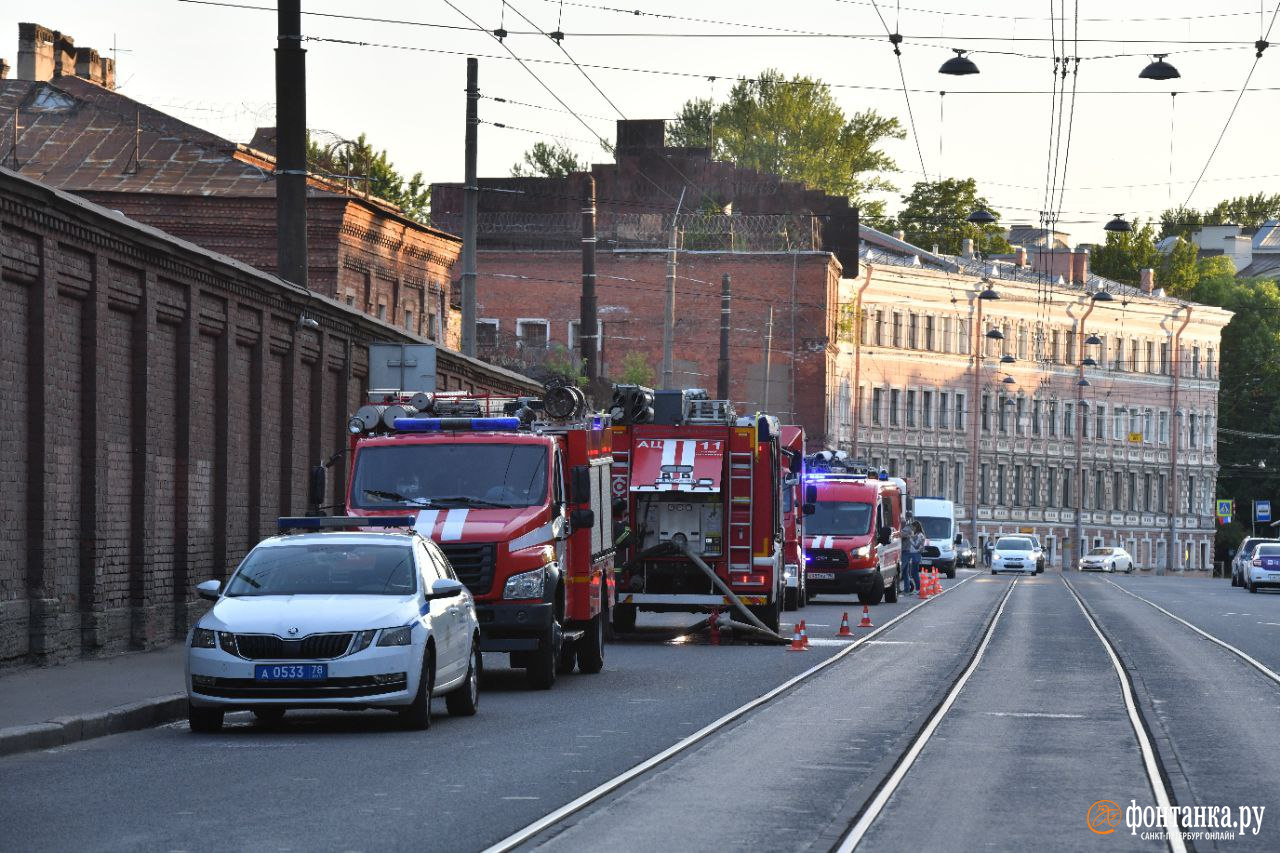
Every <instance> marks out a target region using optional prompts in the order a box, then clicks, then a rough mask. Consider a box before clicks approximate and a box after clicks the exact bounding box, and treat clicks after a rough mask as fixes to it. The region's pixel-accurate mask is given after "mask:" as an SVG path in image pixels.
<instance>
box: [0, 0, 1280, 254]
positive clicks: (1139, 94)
mask: <svg viewBox="0 0 1280 853" xmlns="http://www.w3.org/2000/svg"><path fill="white" fill-rule="evenodd" d="M452 3H453V5H454V6H456V7H457V8H456V9H455V8H451V7H450V4H449V2H447V0H416V2H408V0H380V2H378V3H368V2H366V3H350V2H341V0H303V4H302V5H303V10H304V16H303V29H304V36H305V37H306V38H307V39H308V41H307V42H306V45H305V46H306V48H307V72H308V81H307V92H308V97H307V120H308V121H307V123H308V125H309V127H311V128H312V130H313V132H316V133H318V134H320V135H321V136H322V137H323V136H324V135H325V134H331V135H333V137H334V138H354V137H355V136H357V135H358V134H360V133H361V132H364V133H367V134H368V137H369V139H370V140H371V141H372V142H373V143H374V144H375V145H377V146H379V147H382V148H385V149H386V150H387V151H388V153H389V155H390V158H391V160H392V161H393V162H394V163H395V165H396V166H397V168H399V169H400V170H401V171H403V172H407V173H412V172H417V171H421V172H422V173H423V175H424V176H425V178H426V179H427V180H428V181H457V180H461V178H462V170H463V158H462V140H463V129H464V128H463V116H464V108H465V99H464V93H463V90H464V87H465V79H466V69H465V56H467V55H475V56H479V57H481V58H480V89H481V93H482V96H483V100H481V102H480V117H481V120H482V121H484V122H496V123H499V124H505V125H508V127H506V128H499V127H494V126H493V125H492V124H483V125H482V126H481V127H480V153H479V171H480V175H481V176H502V175H506V174H508V173H509V171H510V169H511V166H512V164H514V163H515V162H516V161H518V160H519V159H520V155H521V153H522V152H523V151H524V150H526V149H527V148H528V147H529V146H531V145H532V144H533V143H534V142H536V141H538V140H539V139H549V138H559V139H560V140H562V141H563V142H565V144H567V145H569V146H570V147H571V148H573V149H575V150H576V151H577V152H578V153H579V154H580V155H582V156H583V157H585V158H588V159H592V160H595V161H608V160H609V159H610V158H609V156H608V155H607V154H606V153H605V152H604V151H602V150H601V149H600V147H599V146H598V144H595V143H593V141H592V140H593V139H594V138H595V137H597V136H603V137H605V138H607V139H610V140H611V139H612V138H613V128H614V121H615V120H616V119H617V118H619V117H620V114H621V115H622V116H625V117H627V118H670V117H673V116H674V115H676V113H677V112H678V111H679V109H680V106H681V104H683V103H684V101H686V100H687V99H689V98H692V97H712V98H716V99H723V98H724V97H725V95H726V94H727V93H728V91H729V89H730V87H731V86H732V82H733V78H734V77H737V76H746V77H754V76H755V75H757V74H758V73H759V72H760V71H762V70H763V69H765V68H770V67H772V68H777V69H779V70H781V71H782V72H783V73H785V74H786V75H788V76H791V75H796V74H804V75H808V76H812V77H817V78H820V79H822V80H825V81H826V82H828V83H831V84H833V94H834V97H835V98H836V100H837V101H838V103H839V104H840V105H841V107H842V108H843V109H844V110H845V111H846V113H849V114H852V113H854V112H856V111H859V110H864V109H874V110H876V111H878V112H880V113H882V114H885V115H893V116H897V117H898V118H899V119H900V120H901V121H902V123H903V125H904V126H905V127H906V128H907V130H908V135H907V138H906V139H904V140H901V141H890V142H888V143H887V144H886V145H885V146H884V147H885V150H886V151H887V152H888V153H889V154H890V155H891V156H892V157H893V158H894V160H895V161H896V162H897V164H898V166H899V167H900V169H901V171H900V172H898V173H896V174H892V175H890V176H889V177H890V179H891V180H892V181H893V182H894V183H895V184H896V185H897V186H898V187H899V188H900V190H901V191H906V190H909V189H910V187H911V184H912V183H913V182H914V181H917V180H921V179H923V178H924V177H925V176H926V175H927V177H928V178H930V179H936V178H937V177H938V176H939V175H942V176H944V177H959V178H966V177H972V178H975V179H976V180H977V182H978V187H979V190H980V191H981V192H982V193H983V195H985V196H986V198H987V199H988V200H989V201H990V202H991V204H992V206H993V208H994V209H995V210H997V211H998V212H999V213H1000V214H1001V218H1002V222H1003V223H1005V224H1012V223H1015V222H1032V223H1035V222H1037V221H1038V219H1039V211H1040V210H1043V209H1046V207H1052V208H1057V207H1059V206H1060V207H1061V209H1062V214H1061V217H1060V222H1061V225H1060V230H1063V231H1067V232H1068V233H1070V234H1071V239H1072V241H1073V242H1095V241H1100V240H1101V239H1102V236H1103V231H1102V225H1103V224H1104V223H1105V222H1106V221H1107V220H1109V219H1110V218H1111V216H1112V214H1115V213H1123V214H1125V215H1126V216H1127V217H1129V218H1130V219H1132V218H1134V217H1140V218H1151V217H1154V216H1158V215H1159V213H1160V211H1161V210H1164V209H1165V208H1167V207H1171V206H1176V205H1178V204H1182V203H1183V202H1186V201H1188V200H1189V203H1190V205H1191V206H1196V207H1211V206H1212V205H1213V204H1214V203H1216V202H1217V201H1218V200H1220V199H1223V198H1227V197H1231V196H1235V195H1243V194H1246V193H1254V192H1280V166H1276V165H1273V163H1272V160H1273V157H1271V156H1268V155H1269V154H1270V152H1271V151H1272V150H1274V148H1275V141H1274V140H1275V135H1276V131H1277V129H1278V128H1280V118H1278V115H1280V113H1278V112H1277V110H1276V109H1275V108H1274V105H1275V103H1276V93H1277V92H1280V44H1277V46H1276V47H1274V48H1271V49H1270V50H1268V51H1266V52H1265V54H1264V56H1263V57H1262V59H1260V60H1256V57H1255V49H1254V47H1253V42H1254V40H1256V39H1258V38H1259V36H1260V34H1261V33H1263V32H1266V31H1267V28H1268V26H1269V25H1270V23H1271V22H1272V21H1273V20H1274V17H1275V10H1276V9H1277V8H1280V6H1278V5H1277V4H1278V3H1280V0H1263V7H1262V8H1261V9H1260V7H1259V5H1258V4H1257V3H1255V2H1254V0H1214V2H1203V0H1200V2H1190V0H1124V2H1123V3H1119V2H1114V0H1112V2H1102V0H1079V3H1078V7H1079V11H1078V23H1077V15H1076V7H1077V3H1076V0H1045V2H1043V3H1040V2H1028V0H906V2H901V0H897V2H895V0H793V2H792V3H777V2H776V1H775V0H769V1H768V2H762V0H735V2H725V1H724V0H684V2H677V0H626V2H625V3H622V2H621V0H573V2H563V3H561V2H560V0H513V2H510V3H504V2H502V0H452ZM230 4H234V5H240V6H255V7H258V8H257V9H248V8H229V7H228V6H229V5H230ZM618 6H625V7H626V9H627V10H639V11H641V12H643V13H644V14H642V15H635V14H631V13H629V12H627V13H623V12H621V11H614V10H611V7H612V8H614V9H616V7H618ZM4 9H5V10H6V12H7V14H6V15H5V16H4V17H0V57H5V58H8V59H9V61H10V63H11V64H16V62H15V60H16V55H17V35H18V33H17V23H18V22H19V21H33V22H36V23H40V24H43V25H45V26H47V27H49V28H51V29H57V30H61V31H64V32H67V33H70V34H71V35H72V36H73V37H74V38H75V40H76V43H77V45H80V46H91V47H95V48H97V49H98V50H99V51H101V52H103V53H109V51H110V50H111V49H112V47H113V45H114V47H115V48H116V50H117V53H116V57H117V63H118V64H117V82H118V84H119V88H120V89H121V91H122V92H124V93H125V94H127V95H129V96H130V97H132V98H135V99H137V100H139V101H142V102H144V103H147V104H150V105H152V106H155V107H158V108H161V109H164V110H165V111H167V112H169V113H171V114H173V115H175V116H177V117H179V118H181V119H183V120H185V121H188V122H191V123H192V124H195V125H198V126H200V127H203V128H206V129H208V130H211V131H214V132H216V133H219V134H221V135H223V136H226V137H228V138H230V139H233V140H237V141H243V142H247V141H248V140H249V139H250V137H251V136H252V135H253V130H254V128H255V127H257V126H259V125H274V124H275V118H274V67H273V49H274V47H275V33H276V19H275V14H274V11H272V10H273V9H274V3H273V2H272V0H227V5H209V4H203V3H196V2H184V0H112V2H110V3H103V2H95V0H6V1H5V3H4ZM263 9H265V10H266V11H263ZM1121 9H1123V10H1124V12H1123V15H1124V17H1120V15H1121V12H1120V11H1119V10H1121ZM459 10H460V11H459ZM1051 10H1054V12H1056V13H1057V14H1051ZM1063 12H1065V19H1066V20H1065V22H1064V21H1063V20H1061V18H1062V17H1063V15H1062V14H1061V13H1063ZM307 13H330V14H331V15H348V16H376V17H378V18H380V19H384V20H382V21H359V20H349V19H344V18H339V17H327V16H325V15H321V14H307ZM462 13H465V14H466V15H467V16H470V17H471V18H473V19H474V20H475V21H476V22H478V24H479V25H480V26H482V27H484V28H486V29H492V28H497V27H498V26H500V25H502V26H504V27H505V28H506V29H507V30H508V31H509V32H510V33H511V34H510V35H509V36H508V37H507V38H506V40H505V42H504V44H499V43H498V42H497V41H496V40H495V39H494V38H493V37H492V36H490V35H489V34H488V33H487V32H478V31H474V30H470V29H467V28H470V27H472V26H473V25H472V24H471V23H470V22H469V21H468V20H467V18H466V17H464V15H463V14H462ZM519 13H523V14H524V15H527V16H528V18H529V19H530V20H532V21H533V24H534V25H536V27H535V26H533V25H530V24H529V23H528V21H526V20H524V19H522V18H521V16H520V14H519ZM672 16H674V17H672ZM691 19H699V20H691ZM422 24H435V25H448V27H458V28H459V29H452V28H446V27H441V26H423V25H422ZM1064 27H1065V30H1064ZM557 28H559V29H560V30H561V31H563V32H564V33H565V34H566V35H565V38H564V41H563V42H562V43H561V44H560V46H557V45H556V44H555V43H554V42H552V41H551V39H549V38H547V37H546V36H545V35H542V34H541V33H539V32H537V31H538V30H541V31H543V32H552V31H555V30H556V29H557ZM779 30H799V31H804V32H806V33H818V34H820V35H819V36H807V37H796V36H794V35H788V34H784V33H780V32H779ZM889 31H896V32H900V33H901V34H902V35H903V38H904V40H903V43H902V45H901V51H902V53H901V57H895V56H894V53H893V48H892V46H891V44H890V43H889V41H888V38H887V33H888V32H889ZM1063 32H1065V33H1066V34H1067V43H1066V45H1065V49H1064V47H1063V46H1062V45H1061V44H1060V43H1057V42H1055V41H1054V39H1055V37H1056V38H1059V39H1060V38H1061V35H1062V33H1063ZM707 34H718V35H717V36H716V37H706V35H707ZM747 35H750V37H745V36H747ZM783 36H785V37H783ZM1076 36H1078V39H1079V40H1078V41H1076V38H1075V37H1076ZM1271 36H1272V40H1273V41H1275V42H1280V26H1277V28H1276V30H1275V31H1274V32H1273V33H1271ZM326 39H328V40H329V41H326ZM334 40H338V41H334ZM1117 40H1119V41H1117ZM342 41H346V42H363V43H365V44H350V43H342ZM1055 44H1057V50H1056V52H1057V54H1058V55H1066V56H1071V57H1076V56H1079V57H1081V62H1080V64H1079V70H1078V74H1077V75H1076V76H1074V77H1070V78H1068V80H1067V82H1066V90H1065V93H1060V94H1059V96H1058V97H1057V98H1055V95H1054V91H1055V89H1056V88H1057V87H1056V86H1055V83H1054V80H1055V79H1056V78H1055V77H1054V76H1053V68H1054V60H1053V58H1052V57H1053V55H1054V53H1055ZM955 47H961V48H967V49H970V50H971V51H972V53H971V54H970V56H971V58H972V59H973V60H974V61H975V62H976V63H977V65H978V67H979V68H980V70H981V73H980V74H977V75H972V76H967V77H953V76H943V75H940V74H939V73H938V67H939V66H940V65H941V64H942V62H944V61H945V60H946V59H947V58H949V57H950V56H951V55H952V54H951V53H950V51H951V49H953V48H955ZM507 48H510V50H511V51H512V52H514V54H515V55H517V56H519V57H520V58H521V59H524V60H527V62H526V65H527V68H528V69H531V70H532V71H533V72H534V73H535V74H536V75H537V78H540V79H541V80H542V81H543V82H544V83H545V84H546V86H545V87H544V86H543V85H542V83H540V82H539V81H538V79H535V77H534V76H533V75H531V74H530V73H529V70H526V67H522V65H521V64H520V63H517V62H516V61H514V60H513V59H512V58H511V56H512V54H511V53H509V52H508V51H507ZM1154 53H1168V54H1169V57H1168V61H1170V62H1172V63H1173V64H1174V65H1175V66H1176V67H1177V68H1178V70H1179V71H1180V72H1181V74H1182V76H1181V78H1180V79H1177V80H1172V81H1166V82H1158V81H1151V80H1141V79H1139V78H1138V73H1139V72H1140V71H1141V70H1142V68H1143V67H1144V66H1145V65H1146V64H1147V63H1148V62H1150V61H1151V58H1150V56H1149V55H1148V54H1154ZM899 59H900V61H901V76H900V74H899V65H898V61H899ZM534 60H546V62H535V61H534ZM570 60H572V61H576V62H577V63H578V64H579V65H581V66H582V71H580V70H578V69H577V68H575V67H574V66H573V65H572V64H569V63H570ZM1255 63H1256V67H1255ZM1072 65H1074V63H1072ZM593 66H611V67H610V68H607V69H606V68H600V67H593ZM624 69H637V70H624ZM1251 69H1252V77H1251V79H1250V80H1249V87H1250V91H1246V92H1244V94H1243V96H1240V92H1241V88H1242V86H1243V85H1244V83H1245V80H1246V77H1248V76H1249V75H1250V71H1251ZM638 70H643V71H645V72H658V71H661V72H669V73H663V74H657V73H640V71H638ZM583 72H585V74H584V73H583ZM588 78H590V79H588ZM904 81H905V84H906V88H907V89H908V92H907V93H906V94H905V95H904V92H903V83H904ZM1058 83H1059V84H1061V80H1060V78H1058ZM1073 83H1074V84H1075V90H1076V96H1075V99H1074V109H1070V105H1071V102H1072V98H1071V95H1070V92H1071V86H1072V84H1073ZM1202 90H1210V91H1202ZM1255 90H1256V91H1255ZM940 91H945V92H946V94H945V95H942V94H939V92H940ZM1171 92H1178V93H1179V94H1178V95H1177V96H1176V97H1172V96H1171V95H1170V93H1171ZM553 93H554V94H553ZM1124 93H1128V94H1124ZM1238 96H1240V102H1239V106H1238V109H1237V110H1236V113H1235V115H1234V118H1233V119H1232V120H1231V121H1230V123H1229V124H1227V118H1228V115H1229V113H1230V112H1231V110H1232V107H1233V104H1234V103H1235V102H1236V99H1237V97H1238ZM494 98H504V99H506V102H500V101H496V100H493V99H494ZM557 98H559V101H563V105H562V104H561V103H560V102H558V101H557ZM512 102H518V103H512ZM1059 102H1061V104H1062V108H1061V109H1057V108H1056V106H1054V105H1056V104H1057V103H1059ZM565 106H567V107H568V108H569V110H572V111H573V112H575V113H577V114H578V116H580V117H581V120H582V121H581V122H580V121H579V119H578V118H575V116H574V115H571V114H570V113H569V112H568V111H566V110H565ZM1052 116H1056V117H1057V118H1054V119H1053V122H1052V123H1051V117H1052ZM912 118H913V119H914V132H913V131H912V127H913V122H912ZM1059 119H1060V120H1061V121H1060V122H1059ZM583 122H585V124H586V125H587V126H584V124H583ZM1059 124H1060V125H1061V127H1060V129H1059V126H1058V125H1059ZM1224 126H1226V128H1227V130H1226V133H1225V135H1224V136H1223V137H1222V141H1221V144H1220V145H1219V147H1218V149H1217V151H1216V154H1214V156H1213V158H1212V161H1210V160H1209V157H1210V152H1211V150H1212V149H1213V148H1214V146H1215V143H1216V141H1217V140H1218V138H1219V135H1220V134H1222V131H1223V128H1224ZM588 127H589V128H590V129H591V132H590V133H589V132H588ZM1051 127H1052V128H1053V130H1052V131H1051ZM1171 129H1172V133H1171ZM1068 130H1070V133H1068ZM1054 139H1057V140H1060V141H1059V142H1058V144H1056V145H1054V144H1052V143H1053V140H1054ZM1055 149H1056V151H1057V152H1058V153H1057V156H1056V157H1054V156H1052V155H1051V153H1050V152H1051V151H1052V150H1055ZM1206 163H1207V164H1208V168H1207V171H1205V172H1204V177H1203V180H1201V181H1200V183H1199V186H1198V188H1196V189H1195V193H1194V195H1191V192H1192V189H1193V187H1194V186H1195V184H1196V181H1197V178H1198V177H1199V176H1200V174H1201V172H1202V170H1205V166H1206ZM1055 165H1056V174H1057V179H1056V180H1052V178H1053V176H1054V175H1055ZM1046 175H1048V178H1047V177H1046ZM1047 183H1053V184H1055V185H1061V186H1062V188H1063V189H1062V191H1061V198H1060V201H1057V202H1055V203H1053V204H1051V205H1046V201H1045V199H1046V190H1045V187H1046V184H1047ZM900 196H901V192H897V193H886V194H884V196H883V197H884V198H885V199H886V200H887V201H888V205H889V210H890V211H891V212H893V211H895V210H896V209H897V208H898V206H899V204H900Z"/></svg>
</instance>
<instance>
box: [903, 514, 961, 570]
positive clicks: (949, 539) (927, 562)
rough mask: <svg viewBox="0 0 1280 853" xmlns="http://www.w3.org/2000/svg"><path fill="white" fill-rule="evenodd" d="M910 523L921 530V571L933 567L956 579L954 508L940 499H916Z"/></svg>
mask: <svg viewBox="0 0 1280 853" xmlns="http://www.w3.org/2000/svg"><path fill="white" fill-rule="evenodd" d="M912 508H913V509H912V512H913V513H914V515H913V516H912V518H913V520H915V521H918V522H920V526H921V527H923V528H924V535H925V538H926V539H928V540H929V544H928V545H927V546H925V549H924V554H923V555H922V556H921V557H920V568H922V569H925V568H934V569H937V570H939V571H941V572H945V573H946V575H947V577H949V578H954V577H955V576H956V543H955V538H956V533H957V530H956V505H955V504H954V503H952V502H951V501H948V500H943V499H942V498H916V499H915V500H914V501H913V502H912Z"/></svg>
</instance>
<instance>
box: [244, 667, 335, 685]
mask: <svg viewBox="0 0 1280 853" xmlns="http://www.w3.org/2000/svg"><path fill="white" fill-rule="evenodd" d="M253 677H254V680H255V681H324V680H325V679H326V678H328V677H329V665H328V664H324V663H268V664H258V665H257V666H255V667H254V668H253Z"/></svg>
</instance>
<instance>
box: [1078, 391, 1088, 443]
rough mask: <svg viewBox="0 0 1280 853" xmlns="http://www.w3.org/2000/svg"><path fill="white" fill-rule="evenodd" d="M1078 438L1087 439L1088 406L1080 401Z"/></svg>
mask: <svg viewBox="0 0 1280 853" xmlns="http://www.w3.org/2000/svg"><path fill="white" fill-rule="evenodd" d="M1080 437H1081V438H1088V437H1089V404H1088V403H1086V402H1084V401H1083V400H1081V401H1080Z"/></svg>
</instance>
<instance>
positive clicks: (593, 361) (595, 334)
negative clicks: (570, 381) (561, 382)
mask: <svg viewBox="0 0 1280 853" xmlns="http://www.w3.org/2000/svg"><path fill="white" fill-rule="evenodd" d="M582 190H583V191H582V303H581V307H580V310H579V319H578V347H579V349H580V351H581V352H582V364H583V368H584V371H585V372H586V375H587V387H588V388H591V389H592V392H593V393H594V392H595V382H596V380H597V379H599V378H600V364H599V345H600V334H599V328H600V313H599V311H598V310H597V308H596V179H595V178H593V177H591V175H589V174H588V175H587V176H586V180H585V181H583V188H582Z"/></svg>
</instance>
